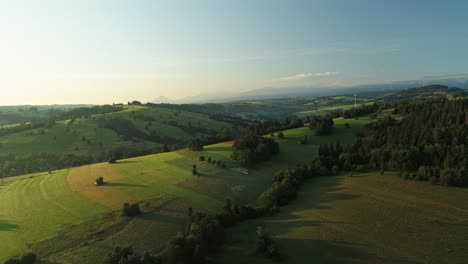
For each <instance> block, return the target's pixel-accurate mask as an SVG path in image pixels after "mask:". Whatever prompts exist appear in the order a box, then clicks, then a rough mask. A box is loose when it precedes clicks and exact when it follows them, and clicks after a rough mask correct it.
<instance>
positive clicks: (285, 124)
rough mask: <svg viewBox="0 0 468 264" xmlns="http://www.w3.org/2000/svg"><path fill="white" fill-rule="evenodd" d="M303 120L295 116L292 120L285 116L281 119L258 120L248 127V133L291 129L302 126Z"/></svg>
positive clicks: (258, 133)
mask: <svg viewBox="0 0 468 264" xmlns="http://www.w3.org/2000/svg"><path fill="white" fill-rule="evenodd" d="M303 126H304V121H303V120H302V119H300V118H295V119H293V120H291V119H289V118H286V119H285V120H283V121H280V120H271V121H263V122H258V123H256V124H255V125H254V126H252V127H251V128H250V129H249V134H250V135H257V136H262V135H267V134H271V133H274V132H277V131H281V130H286V129H293V128H298V127H303Z"/></svg>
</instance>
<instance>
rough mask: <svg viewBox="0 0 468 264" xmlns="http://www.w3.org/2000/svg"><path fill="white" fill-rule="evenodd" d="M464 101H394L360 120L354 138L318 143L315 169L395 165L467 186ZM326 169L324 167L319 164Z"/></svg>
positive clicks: (415, 175)
mask: <svg viewBox="0 0 468 264" xmlns="http://www.w3.org/2000/svg"><path fill="white" fill-rule="evenodd" d="M467 106H468V100H467V99H466V98H463V99H451V100H449V99H445V98H438V99H425V100H414V101H411V102H402V103H399V104H397V105H395V108H394V110H393V114H398V115H401V116H403V118H402V119H401V120H397V119H395V118H393V117H392V116H390V115H389V116H386V117H384V118H382V119H380V120H377V121H375V122H371V123H368V124H367V125H365V127H364V130H363V131H362V133H360V134H358V135H357V139H356V142H355V143H354V144H353V145H352V146H349V147H345V148H341V147H340V148H339V149H336V146H335V147H334V148H331V147H330V146H321V147H320V148H321V149H322V151H321V153H319V154H320V155H319V158H318V159H316V160H315V161H314V163H316V164H318V167H319V168H326V169H327V170H328V171H331V169H332V167H333V166H337V168H338V169H346V170H352V169H355V170H363V169H366V168H373V169H380V170H382V171H385V170H396V171H399V172H400V175H401V176H402V177H404V178H407V179H415V180H422V181H430V182H432V183H433V184H442V185H453V186H468V149H467V147H466V144H467V139H468V107H467ZM323 170H325V169H323Z"/></svg>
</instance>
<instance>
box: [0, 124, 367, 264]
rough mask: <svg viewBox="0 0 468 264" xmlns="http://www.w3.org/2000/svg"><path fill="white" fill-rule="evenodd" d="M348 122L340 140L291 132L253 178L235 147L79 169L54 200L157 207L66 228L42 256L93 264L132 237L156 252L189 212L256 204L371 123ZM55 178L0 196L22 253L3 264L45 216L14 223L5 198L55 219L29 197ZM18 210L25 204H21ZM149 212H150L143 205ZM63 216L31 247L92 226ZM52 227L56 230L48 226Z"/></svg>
mask: <svg viewBox="0 0 468 264" xmlns="http://www.w3.org/2000/svg"><path fill="white" fill-rule="evenodd" d="M347 122H350V123H352V128H351V129H345V128H343V123H344V122H343V121H340V120H337V122H336V123H337V125H336V126H337V131H336V133H335V135H334V136H333V137H321V138H313V137H312V132H311V131H310V130H309V129H307V128H300V129H297V130H290V131H285V136H286V138H285V139H283V140H280V144H281V148H282V151H283V152H282V154H281V155H280V156H279V157H277V158H275V160H273V161H271V162H269V163H267V164H264V165H262V166H261V167H258V168H252V169H250V170H249V175H244V174H242V173H239V172H238V171H236V170H235V169H236V168H237V167H239V166H238V165H237V163H236V162H234V161H232V160H230V159H229V156H230V146H231V143H229V142H228V143H221V144H216V145H212V146H208V147H207V148H206V151H204V152H202V153H200V152H191V151H187V150H183V151H177V152H171V153H163V154H158V155H150V156H144V157H138V158H133V159H128V160H123V161H120V162H119V163H117V164H114V165H110V164H96V165H91V166H83V167H79V168H73V169H71V172H70V173H69V174H68V180H69V182H68V184H71V187H72V188H73V189H70V187H68V186H65V187H66V188H52V187H53V186H52V185H51V186H50V187H51V188H50V190H48V191H47V193H48V195H52V196H54V197H61V196H64V197H68V196H70V197H79V198H80V199H82V200H83V201H86V202H87V203H88V205H86V206H84V207H83V210H86V211H87V213H89V214H92V215H95V214H100V215H102V213H103V212H109V211H111V209H115V208H117V207H118V205H119V204H120V205H121V204H122V203H124V202H128V201H136V200H145V201H150V202H151V206H150V207H149V208H146V207H145V210H148V211H149V212H148V213H147V214H145V216H144V217H142V218H137V219H132V220H128V219H126V218H123V217H120V216H119V215H118V214H117V215H115V214H114V215H113V214H111V215H109V214H106V215H103V216H98V217H94V218H93V219H92V220H90V221H89V222H86V221H85V222H84V223H81V224H77V225H74V226H72V227H68V228H66V229H65V230H64V231H63V232H59V234H58V236H57V237H55V238H51V239H48V240H45V241H43V242H40V243H35V245H34V248H35V251H36V252H38V253H39V254H40V255H41V256H46V257H49V258H50V259H52V260H54V261H58V262H69V263H75V262H78V260H79V261H80V262H81V263H93V261H95V260H96V259H99V258H102V256H103V255H104V253H105V252H108V251H109V249H110V248H112V247H113V246H115V245H119V244H120V245H122V244H124V245H125V244H126V243H129V240H128V237H129V236H131V237H134V238H135V239H133V240H131V241H132V244H134V245H135V247H136V248H137V249H139V250H141V251H147V250H149V251H157V249H158V248H160V246H161V245H162V244H163V242H164V241H165V240H166V239H167V238H169V237H170V236H172V235H174V234H175V233H177V232H178V231H179V230H181V227H182V226H181V223H182V224H183V223H184V221H185V215H184V213H185V210H186V208H187V207H188V206H193V207H194V208H199V209H205V210H206V209H209V210H213V209H217V208H220V206H221V205H222V203H223V202H224V200H225V199H226V198H231V199H233V200H234V201H236V202H239V203H248V202H251V201H254V200H255V199H256V198H257V197H258V195H259V193H260V192H261V191H262V190H263V189H264V187H265V186H267V184H268V183H269V182H270V180H271V175H272V174H273V173H274V172H275V171H276V170H278V169H279V168H285V167H288V166H290V164H291V158H292V159H294V160H296V161H304V162H306V161H308V160H310V159H311V158H312V156H313V155H314V153H316V147H317V146H316V145H315V144H318V143H321V142H334V141H336V140H337V139H340V140H342V142H343V141H346V140H349V139H352V134H353V131H354V130H355V129H357V127H358V125H357V124H359V123H364V122H366V120H354V119H353V120H348V121H347ZM354 123H355V124H356V125H355V124H354ZM304 134H309V136H310V137H311V144H309V145H305V146H304V145H299V144H298V139H299V138H300V137H301V136H302V135H304ZM200 155H204V156H205V157H207V158H208V157H211V158H213V159H216V160H222V161H223V162H225V163H226V164H227V166H228V168H226V169H221V168H217V167H215V166H214V165H211V164H207V163H206V162H199V161H198V158H199V156H200ZM192 164H197V166H198V170H199V171H200V172H201V173H202V176H200V177H194V176H192V175H191V166H192ZM52 175H56V174H52ZM57 175H60V178H57V179H60V180H61V181H62V182H63V181H64V180H66V179H67V173H66V172H65V171H62V172H60V173H59V174H57ZM71 175H75V176H71ZM97 176H103V177H104V178H105V179H106V181H107V182H109V183H108V184H107V186H106V187H104V188H107V189H109V188H110V189H112V190H115V191H111V193H114V192H116V193H122V195H113V194H109V190H107V189H106V190H105V189H103V188H100V187H95V186H93V182H94V179H95V178H96V177H97ZM48 177H52V176H51V175H47V174H44V175H35V177H34V178H24V177H23V178H24V179H22V180H19V181H11V180H10V181H9V182H8V183H7V185H6V187H4V189H3V190H2V193H0V198H1V200H2V201H4V207H2V208H1V210H0V215H2V216H3V221H4V222H5V224H10V225H14V226H17V229H16V230H15V229H11V230H10V231H9V232H10V233H11V234H12V236H11V237H9V241H8V243H9V244H17V245H18V246H17V247H16V249H15V250H12V251H8V252H7V251H5V252H4V253H3V252H2V254H0V256H1V257H6V256H9V255H11V254H12V253H15V252H20V250H23V249H24V247H25V239H18V238H17V237H14V234H15V233H16V232H18V231H19V230H22V231H21V232H23V233H24V234H25V237H28V234H31V232H36V231H34V228H33V225H34V224H35V222H34V221H35V219H34V217H38V216H39V217H40V216H41V215H42V213H40V212H38V213H34V214H30V216H31V217H29V218H24V219H23V220H22V221H19V220H18V219H17V218H12V217H10V215H11V212H10V211H11V210H14V211H18V210H19V208H17V209H14V208H12V207H10V206H7V204H8V202H7V201H8V199H5V198H4V197H10V196H15V195H20V194H23V196H24V197H23V199H24V200H25V201H24V203H26V204H27V203H29V202H30V200H34V201H44V205H43V206H44V208H42V209H41V211H43V212H48V211H53V210H55V205H54V204H52V203H46V201H47V200H45V198H41V196H40V195H41V194H40V193H39V192H32V191H29V190H27V186H35V187H37V185H38V183H37V182H40V181H42V180H43V179H46V178H48ZM70 177H73V178H77V179H79V181H77V182H76V181H73V180H72V179H71V178H70ZM83 179H86V180H83ZM70 181H71V182H70ZM46 185H47V186H49V185H48V184H46ZM13 186H16V189H11V188H13ZM43 186H44V184H43ZM72 190H74V191H75V192H72ZM93 190H94V193H93ZM90 192H91V194H90ZM25 194H28V195H25ZM79 194H81V196H80V195H79ZM85 197H86V198H85ZM109 198H111V200H109ZM10 199H11V198H10ZM93 201H94V202H93ZM61 203H63V206H62V207H67V206H68V203H69V201H68V200H67V199H63V200H61ZM174 204H176V205H177V206H174ZM19 206H20V204H18V207H19ZM87 207H89V208H100V211H98V212H95V211H94V210H95V209H93V210H91V211H89V212H88V210H87ZM142 207H144V206H143V204H142ZM58 214H63V215H61V216H60V217H59V218H57V219H56V220H54V219H49V218H45V220H44V221H47V222H45V223H44V226H49V228H47V229H46V230H44V232H42V233H38V235H37V236H32V238H34V239H28V242H32V241H35V240H36V239H37V240H40V239H44V238H48V237H51V236H54V235H56V229H57V228H58V226H57V225H54V224H55V223H56V222H60V223H62V224H76V223H79V222H82V221H84V220H86V217H85V216H86V214H83V217H81V216H79V217H75V216H74V215H75V214H74V213H71V214H70V215H69V212H68V211H66V212H58ZM32 216H34V217H32ZM61 218H67V219H68V218H70V219H71V220H69V221H68V220H67V221H63V220H62V219H61ZM169 220H170V221H169ZM48 221H51V222H52V223H51V224H49V223H48ZM149 228H150V229H149ZM93 230H94V231H93ZM96 230H98V231H96ZM148 230H151V231H152V232H158V230H159V232H160V233H161V234H160V235H155V236H152V237H150V238H148V240H147V241H145V243H143V242H142V241H141V240H139V239H136V237H137V236H142V237H148ZM162 230H163V231H162ZM93 232H94V233H93ZM57 245H62V246H57ZM1 257H0V258H1Z"/></svg>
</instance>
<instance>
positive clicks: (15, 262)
mask: <svg viewBox="0 0 468 264" xmlns="http://www.w3.org/2000/svg"><path fill="white" fill-rule="evenodd" d="M36 259H37V256H36V254H34V253H27V254H24V255H22V256H21V257H19V258H11V259H9V260H7V261H5V262H4V264H33V263H35V262H36Z"/></svg>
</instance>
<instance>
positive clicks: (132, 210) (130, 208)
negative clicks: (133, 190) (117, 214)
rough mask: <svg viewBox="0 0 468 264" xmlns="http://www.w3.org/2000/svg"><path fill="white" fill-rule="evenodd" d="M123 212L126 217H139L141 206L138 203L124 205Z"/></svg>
mask: <svg viewBox="0 0 468 264" xmlns="http://www.w3.org/2000/svg"><path fill="white" fill-rule="evenodd" d="M122 211H123V214H124V215H125V216H138V215H140V214H141V210H140V205H139V204H138V203H134V204H129V203H124V205H123V209H122Z"/></svg>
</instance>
